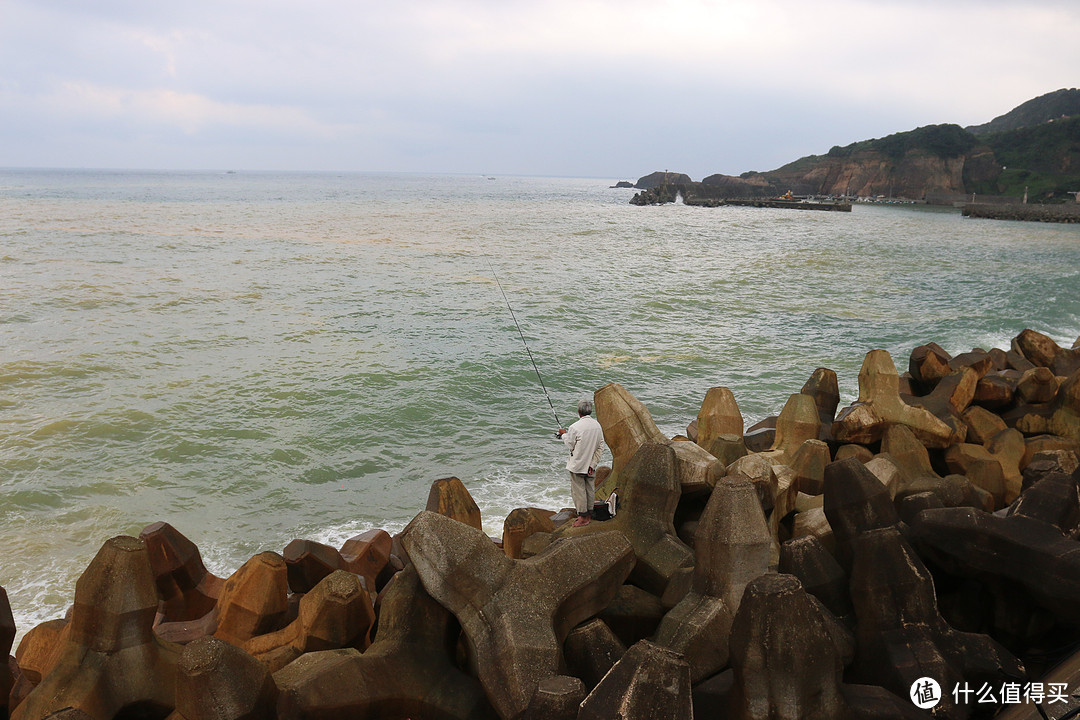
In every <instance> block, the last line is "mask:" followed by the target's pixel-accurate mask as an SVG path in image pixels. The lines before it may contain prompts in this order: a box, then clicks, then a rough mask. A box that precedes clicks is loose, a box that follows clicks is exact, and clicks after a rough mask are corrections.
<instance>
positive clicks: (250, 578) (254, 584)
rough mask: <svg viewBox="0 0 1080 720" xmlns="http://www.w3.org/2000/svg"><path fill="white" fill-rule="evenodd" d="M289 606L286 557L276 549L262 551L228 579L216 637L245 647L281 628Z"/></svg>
mask: <svg viewBox="0 0 1080 720" xmlns="http://www.w3.org/2000/svg"><path fill="white" fill-rule="evenodd" d="M288 609H289V581H288V570H287V568H286V566H285V559H284V558H282V557H281V556H280V555H278V554H277V553H275V552H262V553H259V554H258V555H255V556H254V557H252V558H251V559H249V560H248V561H247V562H245V563H244V564H243V565H241V566H240V567H239V569H237V571H236V572H234V573H233V574H232V575H230V576H229V579H228V580H226V581H225V587H224V588H223V589H222V591H221V598H220V599H219V600H218V604H217V629H216V630H215V631H214V637H216V638H218V639H220V640H224V641H225V642H230V643H232V644H233V645H237V646H243V644H244V643H246V642H247V641H248V640H250V639H251V638H253V637H255V636H256V635H264V634H266V633H269V632H273V631H275V630H277V629H278V627H279V626H280V624H281V621H282V620H283V619H284V618H285V615H286V613H287V612H288Z"/></svg>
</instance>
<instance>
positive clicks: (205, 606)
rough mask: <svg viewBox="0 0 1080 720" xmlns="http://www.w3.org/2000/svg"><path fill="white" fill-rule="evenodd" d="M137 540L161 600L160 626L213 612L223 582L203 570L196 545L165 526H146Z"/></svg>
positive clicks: (158, 524) (162, 523)
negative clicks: (152, 573) (145, 550)
mask: <svg viewBox="0 0 1080 720" xmlns="http://www.w3.org/2000/svg"><path fill="white" fill-rule="evenodd" d="M139 538H140V539H142V541H143V542H145V543H146V549H147V552H148V553H149V558H150V565H151V567H153V569H154V576H155V580H156V583H157V589H158V594H159V595H160V597H161V618H160V619H159V622H184V621H188V620H196V619H198V618H201V617H203V616H204V615H206V614H207V613H209V612H210V611H211V610H213V609H214V605H215V604H217V599H218V597H219V596H220V595H221V589H222V587H223V585H224V584H225V581H224V580H223V579H221V578H219V577H216V576H215V575H213V574H211V573H210V572H209V571H208V570H207V569H206V566H205V565H203V561H202V555H201V554H200V553H199V548H198V547H197V546H196V545H195V543H193V542H192V541H191V540H189V539H188V538H187V537H185V536H184V535H183V533H181V532H180V531H179V530H177V529H176V528H174V527H173V526H172V525H170V524H169V523H167V522H156V523H153V524H151V525H147V526H146V527H145V528H143V530H142V532H141V533H139Z"/></svg>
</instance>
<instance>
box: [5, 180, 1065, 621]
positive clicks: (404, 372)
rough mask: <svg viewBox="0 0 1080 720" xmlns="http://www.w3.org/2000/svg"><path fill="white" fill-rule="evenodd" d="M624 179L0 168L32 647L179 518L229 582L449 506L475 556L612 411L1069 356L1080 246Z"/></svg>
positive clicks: (11, 581) (12, 509)
mask: <svg viewBox="0 0 1080 720" xmlns="http://www.w3.org/2000/svg"><path fill="white" fill-rule="evenodd" d="M611 184H612V180H592V179H552V178H515V177H499V178H496V179H494V180H489V179H487V178H485V177H474V176H451V175H442V176H423V175H364V174H352V175H350V174H340V175H337V174H298V173H293V174H269V173H264V174H257V173H244V172H239V173H228V174H227V173H149V172H96V171H31V170H23V171H19V170H0V289H2V293H0V586H3V587H4V588H6V590H7V592H8V595H9V597H10V599H11V603H12V606H13V610H14V612H15V615H16V621H17V624H18V630H19V633H20V635H21V634H23V633H25V632H26V631H27V630H29V629H30V627H32V626H33V625H34V624H36V623H38V622H41V621H43V620H46V619H50V618H53V617H59V616H62V615H63V614H64V612H65V610H66V608H67V607H68V605H69V604H70V602H71V599H72V593H73V590H74V583H75V580H76V579H77V578H78V576H79V574H80V573H81V572H82V570H83V569H84V568H85V567H86V565H87V564H88V563H89V561H90V559H91V558H92V556H93V555H94V553H95V552H96V551H97V550H98V548H99V547H100V546H101V544H102V543H103V542H104V541H105V540H107V539H108V538H110V537H112V536H115V535H120V534H138V532H139V531H140V530H141V528H142V527H143V526H145V525H146V524H149V523H151V522H154V521H157V520H166V521H168V522H170V523H172V524H173V525H174V526H175V527H177V528H178V529H179V530H180V531H181V532H183V533H185V534H186V535H188V536H189V537H190V538H191V539H192V540H194V541H195V542H196V543H197V544H198V545H199V547H200V549H201V550H202V552H203V555H204V558H205V559H206V561H207V565H208V566H209V567H210V568H211V570H213V571H214V572H216V573H217V574H219V575H227V574H229V573H230V572H232V571H233V570H235V569H236V568H237V567H239V565H240V564H241V563H242V562H244V561H245V560H246V559H247V558H249V557H250V556H252V555H253V554H255V553H257V552H260V551H263V550H275V551H278V552H280V551H281V550H282V549H283V548H284V547H285V545H286V544H288V542H289V541H290V540H292V539H293V538H297V537H304V538H311V539H316V540H320V541H323V542H329V543H331V544H335V545H337V544H340V543H341V542H342V541H344V540H345V539H346V538H348V537H350V536H352V535H354V534H356V533H359V532H362V531H364V530H367V529H370V528H374V527H382V528H385V529H387V530H389V531H391V532H394V531H396V530H399V529H400V528H401V527H403V526H404V525H405V524H406V523H407V522H408V521H409V520H410V519H411V518H412V517H413V516H414V515H415V514H416V513H417V512H418V511H419V510H421V509H422V508H423V506H424V503H425V500H426V497H427V492H428V488H429V487H430V485H431V482H432V481H433V480H435V479H437V478H441V477H447V476H451V475H454V476H457V477H459V478H461V480H462V481H463V482H464V483H465V485H466V486H467V487H468V488H469V490H470V491H471V492H472V494H473V497H474V498H475V499H476V501H477V503H478V504H479V506H480V508H481V511H482V513H483V519H484V526H485V529H486V530H487V531H488V533H489V534H491V535H493V536H498V535H500V534H501V528H502V520H503V518H504V517H505V515H506V514H507V513H508V512H509V511H510V510H512V509H513V508H515V507H522V506H542V507H550V508H552V509H558V508H560V507H564V506H566V505H568V504H569V503H570V498H569V487H568V482H567V480H566V477H565V472H564V471H563V469H562V467H563V464H564V461H565V458H564V457H563V446H562V445H561V443H558V442H556V441H555V440H554V438H553V437H552V431H553V430H554V429H555V427H556V421H555V418H554V417H553V414H552V410H551V408H550V407H549V406H548V403H547V399H546V398H545V396H544V392H543V391H542V390H541V387H540V384H539V382H538V380H537V376H536V374H535V372H534V370H533V366H532V364H531V363H530V361H529V356H528V355H527V354H526V351H525V349H524V347H523V346H522V342H521V338H520V337H519V335H518V330H517V328H516V327H515V325H514V321H513V320H512V318H511V315H510V313H509V312H508V310H507V307H506V304H505V302H504V299H503V297H502V295H501V294H500V291H499V287H498V285H497V284H496V281H495V276H496V275H497V277H498V279H499V281H500V282H501V284H502V287H503V289H504V290H505V291H506V294H507V297H508V299H509V301H510V303H511V305H512V307H513V310H514V312H515V314H516V316H517V320H518V321H519V322H520V325H521V331H522V333H523V334H524V336H525V339H526V340H527V342H528V345H529V348H530V349H531V351H532V354H533V356H534V358H535V360H536V364H537V366H538V368H539V369H540V372H541V373H542V375H543V380H544V382H545V384H546V386H547V388H548V391H549V392H550V396H551V400H552V402H553V403H554V406H555V410H556V412H557V413H558V415H559V420H560V421H561V423H562V424H563V425H566V424H567V423H568V422H570V421H572V420H573V419H574V416H575V412H574V408H575V407H576V404H577V401H578V400H579V399H580V398H582V397H587V396H589V395H591V393H592V392H593V391H594V390H595V389H597V388H599V387H601V386H602V385H604V384H605V383H608V382H619V383H621V384H622V385H624V386H625V387H626V388H627V389H628V390H630V392H632V393H633V394H634V395H636V396H637V397H638V398H639V399H641V400H642V401H643V402H644V403H645V404H646V405H647V406H648V407H649V408H650V410H651V412H652V414H653V417H654V419H655V420H656V422H657V424H658V425H659V426H660V427H661V429H662V430H664V431H665V432H667V433H668V434H675V433H679V432H683V431H684V430H685V427H686V425H687V423H688V422H690V421H691V420H692V419H693V418H694V417H695V416H696V415H697V411H698V408H699V406H700V403H701V400H702V398H703V397H704V395H705V392H706V390H707V389H708V388H709V387H712V386H716V385H725V386H728V387H730V388H731V389H732V390H733V392H734V394H735V397H736V398H737V400H738V402H739V405H740V408H741V409H742V412H743V415H744V417H745V418H746V420H747V424H748V425H749V424H750V423H752V422H754V421H756V420H758V419H760V418H762V417H764V416H766V415H769V414H773V413H775V412H777V411H778V410H779V409H780V408H781V407H782V406H783V404H784V402H785V400H786V399H787V397H788V395H789V394H791V393H793V392H798V390H799V389H800V388H801V386H802V384H803V383H804V382H805V380H806V379H807V378H808V377H809V376H810V374H811V373H812V372H813V370H814V369H815V368H817V367H829V368H831V369H833V370H835V371H836V372H837V373H838V375H839V378H840V384H841V392H842V394H843V396H844V403H845V404H846V403H847V402H850V401H851V400H852V399H854V396H855V395H856V393H857V374H858V369H859V366H860V364H861V362H862V359H863V356H864V355H865V353H866V352H868V351H869V350H872V349H875V348H884V349H886V350H888V351H890V352H891V353H892V354H893V357H894V359H895V360H896V362H897V365H898V367H899V369H900V370H901V371H902V370H904V369H905V368H906V365H907V357H908V354H909V353H910V351H911V349H912V348H913V347H915V346H917V345H919V344H922V343H924V342H928V341H935V342H937V343H939V344H940V345H942V346H943V347H944V348H945V349H946V350H948V351H950V352H954V353H957V352H963V351H967V350H970V349H972V348H973V347H982V348H990V347H995V346H996V347H1008V343H1009V340H1010V339H1011V338H1012V337H1014V336H1015V335H1016V334H1017V333H1019V332H1020V331H1021V330H1022V329H1024V328H1025V327H1031V328H1034V329H1036V330H1039V331H1041V332H1044V333H1046V334H1048V335H1050V336H1051V337H1053V338H1055V339H1056V340H1058V341H1059V342H1060V343H1062V344H1064V345H1067V346H1068V345H1071V344H1072V342H1073V341H1074V340H1075V339H1076V337H1077V335H1078V334H1080V227H1077V226H1067V225H1042V224H1025V223H1015V222H995V221H989V220H971V219H964V218H961V216H960V214H959V212H958V211H955V210H952V209H929V208H919V207H914V206H862V205H860V206H856V207H855V208H854V210H853V212H851V213H850V214H848V213H822V212H794V211H785V210H769V209H758V208H714V209H708V208H693V207H685V206H681V205H674V206H664V207H646V208H640V207H634V206H631V205H629V204H628V203H627V201H628V200H629V197H630V194H631V191H626V190H614V189H610V188H609V187H608V186H609V185H611Z"/></svg>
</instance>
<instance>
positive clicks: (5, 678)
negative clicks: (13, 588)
mask: <svg viewBox="0 0 1080 720" xmlns="http://www.w3.org/2000/svg"><path fill="white" fill-rule="evenodd" d="M13 642H15V617H14V616H13V615H12V614H11V604H10V603H9V602H8V596H7V592H6V591H5V590H4V588H2V587H0V663H2V665H0V718H2V717H7V712H8V695H9V694H10V693H11V688H12V686H14V684H15V677H14V675H13V674H12V672H11V666H10V663H9V662H8V658H9V657H10V656H11V644H12V643H13Z"/></svg>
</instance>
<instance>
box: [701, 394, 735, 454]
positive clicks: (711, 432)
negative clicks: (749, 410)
mask: <svg viewBox="0 0 1080 720" xmlns="http://www.w3.org/2000/svg"><path fill="white" fill-rule="evenodd" d="M697 433H698V434H697V444H698V445H700V446H701V447H703V448H705V449H706V450H708V449H709V446H710V445H712V442H713V440H716V439H717V438H718V437H720V436H721V435H738V436H739V437H742V434H743V416H742V413H741V412H740V411H739V404H738V403H737V402H736V401H735V395H734V394H733V393H732V392H731V390H730V389H728V388H726V387H713V388H709V390H708V392H706V393H705V399H704V400H702V401H701V409H700V410H698V416H697Z"/></svg>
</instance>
